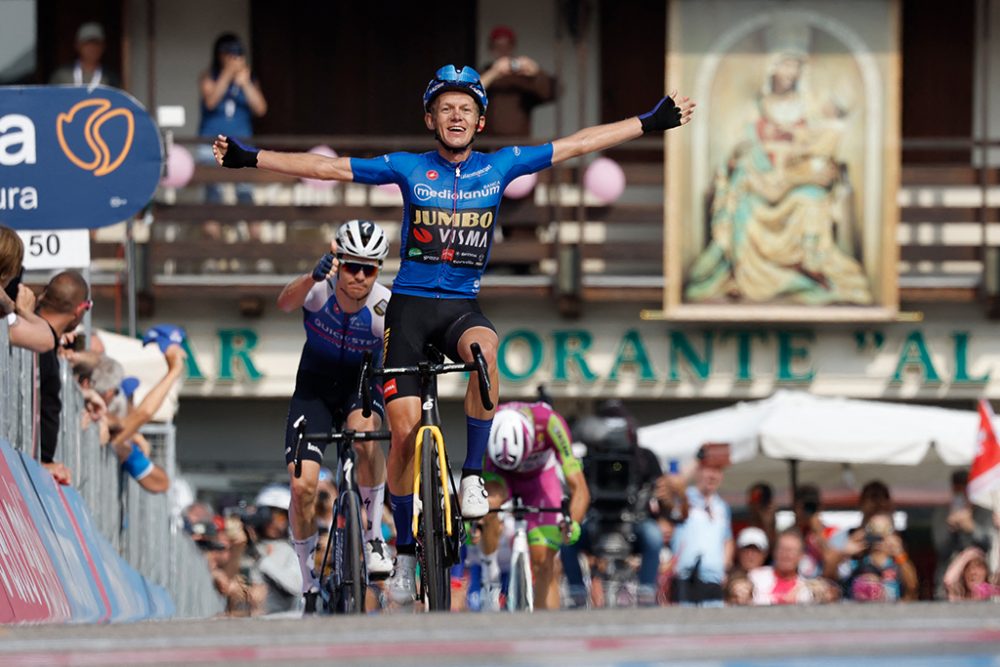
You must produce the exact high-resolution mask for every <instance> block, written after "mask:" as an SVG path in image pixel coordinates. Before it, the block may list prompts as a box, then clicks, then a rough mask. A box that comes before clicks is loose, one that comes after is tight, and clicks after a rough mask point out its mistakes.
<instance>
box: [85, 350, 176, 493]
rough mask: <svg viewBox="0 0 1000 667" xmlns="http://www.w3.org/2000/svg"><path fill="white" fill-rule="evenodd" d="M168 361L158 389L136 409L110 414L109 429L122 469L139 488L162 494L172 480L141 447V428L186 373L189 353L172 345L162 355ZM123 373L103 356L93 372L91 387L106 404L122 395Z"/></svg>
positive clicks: (108, 416) (113, 362)
mask: <svg viewBox="0 0 1000 667" xmlns="http://www.w3.org/2000/svg"><path fill="white" fill-rule="evenodd" d="M163 356H164V358H165V359H166V361H167V373H166V375H164V376H163V379H161V380H160V381H159V382H158V383H157V384H156V386H154V387H153V388H152V389H151V390H150V391H149V393H148V394H146V396H145V397H144V398H143V399H142V402H140V403H139V405H138V406H136V407H134V408H131V409H129V408H126V409H125V410H124V411H123V412H122V413H121V414H120V415H118V416H115V415H113V414H110V413H109V414H108V415H107V417H106V418H107V420H108V423H109V427H110V434H111V441H110V443H109V444H110V445H111V447H113V448H114V451H115V454H116V455H117V456H118V460H119V461H120V462H121V464H122V468H123V469H124V470H125V471H126V472H127V473H128V474H129V475H131V476H132V477H133V478H135V480H136V481H137V482H138V483H139V485H140V486H141V487H142V488H144V489H145V490H146V491H149V492H150V493H163V492H165V491H166V490H167V489H168V488H170V478H169V477H168V476H167V473H166V471H164V470H163V468H161V467H159V466H158V465H156V464H155V463H153V462H152V461H150V460H149V457H148V454H149V452H148V451H144V450H143V448H142V447H141V446H140V442H139V441H140V440H141V438H140V435H139V429H140V428H142V427H143V426H145V425H146V424H147V423H149V422H150V420H152V418H153V415H155V414H156V412H157V410H159V409H160V406H161V405H163V402H164V401H165V400H166V398H167V395H168V394H169V392H170V389H171V387H173V385H174V383H175V382H176V381H177V380H179V379H180V377H181V374H182V373H183V372H184V360H185V359H186V358H187V355H186V353H185V352H184V350H183V348H181V346H180V345H170V346H169V347H167V349H166V351H165V352H164V353H163ZM123 379H124V372H123V370H122V367H121V364H119V363H118V362H117V361H115V360H114V359H111V358H110V357H106V356H105V357H104V358H102V360H101V361H100V363H98V365H97V367H96V368H95V369H94V371H93V373H92V375H91V380H90V384H91V387H92V388H93V389H94V390H95V391H96V392H97V393H98V394H99V395H100V397H101V398H102V399H103V400H104V402H105V403H106V404H111V403H112V402H113V401H114V400H115V397H116V396H118V395H119V393H120V392H121V381H122V380H123Z"/></svg>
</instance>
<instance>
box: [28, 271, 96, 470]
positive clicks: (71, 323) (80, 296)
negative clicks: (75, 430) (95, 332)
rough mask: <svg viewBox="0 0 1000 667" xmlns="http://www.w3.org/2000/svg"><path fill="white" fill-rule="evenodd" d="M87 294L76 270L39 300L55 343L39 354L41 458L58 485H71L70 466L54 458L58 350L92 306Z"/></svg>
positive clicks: (55, 281) (50, 286)
mask: <svg viewBox="0 0 1000 667" xmlns="http://www.w3.org/2000/svg"><path fill="white" fill-rule="evenodd" d="M89 294H90V288H89V287H88V286H87V281H85V280H84V279H83V276H81V275H80V274H79V273H77V272H76V271H63V272H62V273H58V274H56V275H55V276H54V277H53V278H52V280H50V281H49V284H48V285H46V286H45V290H44V291H43V292H42V298H41V300H40V301H39V303H38V315H39V316H40V317H41V318H42V319H43V320H45V322H46V323H47V324H48V326H49V330H50V333H51V335H52V340H53V343H54V347H53V349H52V350H50V351H48V352H46V353H44V354H40V355H39V356H38V376H39V413H40V414H39V418H40V434H41V437H40V441H41V461H42V465H43V466H45V468H47V469H48V471H49V472H50V473H51V474H52V476H53V477H54V478H55V479H56V481H57V482H59V483H60V484H70V483H71V482H72V475H71V473H70V470H69V468H67V467H66V466H65V465H63V464H62V463H57V462H56V461H55V459H54V457H55V454H56V445H57V444H58V441H59V413H60V411H61V410H62V398H61V397H60V392H61V391H62V380H61V379H60V377H59V357H58V355H57V349H58V347H59V344H60V342H61V340H62V337H63V334H65V333H66V332H68V331H72V330H73V329H75V328H76V327H77V325H78V324H80V322H81V321H82V320H83V316H84V314H85V313H86V312H87V311H88V310H90V308H91V306H92V305H93V302H91V300H90V298H89Z"/></svg>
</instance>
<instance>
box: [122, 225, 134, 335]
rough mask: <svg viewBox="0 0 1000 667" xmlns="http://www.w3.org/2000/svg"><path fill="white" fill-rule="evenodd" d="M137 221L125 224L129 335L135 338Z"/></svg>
mask: <svg viewBox="0 0 1000 667" xmlns="http://www.w3.org/2000/svg"><path fill="white" fill-rule="evenodd" d="M134 225H135V220H133V219H132V218H129V220H128V222H126V223H125V270H126V272H127V276H128V286H127V288H126V290H127V292H128V335H129V336H130V337H132V338H135V333H136V326H135V269H136V267H135V234H134V230H133V226H134Z"/></svg>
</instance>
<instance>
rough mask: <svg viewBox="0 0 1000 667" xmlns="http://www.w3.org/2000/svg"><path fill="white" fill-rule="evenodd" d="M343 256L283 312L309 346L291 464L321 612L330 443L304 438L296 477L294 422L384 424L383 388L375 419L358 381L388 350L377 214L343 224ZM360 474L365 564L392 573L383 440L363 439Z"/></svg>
mask: <svg viewBox="0 0 1000 667" xmlns="http://www.w3.org/2000/svg"><path fill="white" fill-rule="evenodd" d="M331 245H332V246H333V247H332V248H331V249H332V250H334V251H335V252H336V256H335V255H334V254H333V253H332V252H331V253H327V254H325V255H324V256H323V257H322V258H321V259H320V260H319V262H318V263H317V264H316V268H315V269H314V270H313V272H312V273H310V274H306V275H304V276H300V277H298V278H296V279H295V280H293V281H292V282H290V283H288V285H286V286H285V289H283V290H282V292H281V295H280V296H279V297H278V307H280V308H281V309H282V310H284V311H285V312H292V311H294V310H296V309H301V310H302V315H303V326H304V327H305V331H306V342H305V345H304V346H303V348H302V356H301V358H300V360H299V369H298V372H297V373H296V377H295V392H294V393H293V394H292V399H291V403H290V405H289V409H288V420H287V423H286V426H285V463H286V465H287V466H288V474H289V477H290V479H291V489H292V501H291V507H290V512H289V514H290V519H291V527H292V546H293V547H294V548H295V553H296V555H297V556H298V559H299V567H300V569H301V570H302V593H303V595H305V597H306V611H307V612H312V611H314V610H315V603H316V594H317V593H318V591H319V581H318V576H317V574H316V572H315V571H314V569H313V568H314V563H315V551H316V544H317V541H318V534H317V527H316V513H315V503H316V487H317V484H318V483H319V474H320V466H321V465H322V462H323V453H324V450H325V448H326V447H325V445H318V444H317V443H303V444H302V445H301V447H300V451H299V458H300V459H301V461H302V470H301V476H300V477H296V476H295V464H294V460H295V451H296V445H297V442H296V441H297V432H296V428H295V423H296V421H298V419H299V418H301V417H305V419H306V422H307V426H308V429H309V431H310V432H313V433H316V432H329V431H331V430H333V429H339V428H342V427H343V428H349V429H354V430H356V431H374V430H378V428H379V427H380V426H381V424H383V423H384V421H385V416H384V415H385V408H384V407H383V405H382V387H381V385H380V384H379V383H377V382H373V387H372V389H373V391H372V398H373V401H372V402H373V408H374V412H373V414H372V416H371V417H370V418H368V419H365V418H364V417H363V416H362V410H361V408H362V405H361V399H360V396H359V395H358V377H359V373H360V369H361V363H362V361H363V359H364V355H365V353H366V352H371V353H372V354H373V355H374V357H375V359H376V360H378V359H379V358H380V357H381V353H382V335H383V330H384V327H385V323H384V322H385V311H386V309H387V308H388V305H389V297H390V292H389V290H388V289H387V288H386V287H384V286H382V285H380V284H379V283H377V282H376V278H377V276H378V272H379V268H380V267H381V265H382V260H383V259H384V258H385V256H386V255H387V254H388V253H389V242H388V240H387V239H386V236H385V233H384V232H383V231H382V229H381V228H380V227H379V226H378V225H377V224H375V223H374V222H371V221H369V220H351V221H349V222H345V223H344V224H343V225H341V226H340V228H339V229H338V230H337V236H336V241H335V243H334V244H331ZM354 447H355V450H356V451H357V465H356V467H355V471H356V472H355V474H356V475H357V480H358V490H359V491H360V493H361V501H362V503H363V504H364V506H365V510H366V512H367V518H368V523H367V525H366V527H365V531H364V532H365V561H366V564H367V567H368V572H369V574H370V575H371V576H373V577H385V576H388V575H389V573H390V572H391V571H392V562H391V561H390V560H389V557H388V552H387V550H386V545H385V542H384V541H383V539H382V507H383V501H384V497H385V456H384V455H383V453H382V448H381V447H380V446H379V444H378V443H376V442H359V443H355V445H354Z"/></svg>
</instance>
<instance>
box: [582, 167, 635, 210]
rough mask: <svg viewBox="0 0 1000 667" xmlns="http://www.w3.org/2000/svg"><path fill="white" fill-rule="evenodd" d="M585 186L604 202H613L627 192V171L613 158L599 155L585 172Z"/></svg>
mask: <svg viewBox="0 0 1000 667" xmlns="http://www.w3.org/2000/svg"><path fill="white" fill-rule="evenodd" d="M583 187H584V188H585V189H586V190H587V192H589V193H590V194H591V195H593V197H594V198H595V199H597V200H599V201H600V202H601V203H602V204H612V203H614V202H615V201H617V200H618V198H619V197H621V196H622V193H623V192H625V171H624V170H623V169H622V168H621V166H619V164H618V163H617V162H615V161H614V160H612V159H611V158H606V157H599V158H597V159H596V160H594V161H593V162H591V163H590V166H589V167H587V171H585V172H584V173H583Z"/></svg>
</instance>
